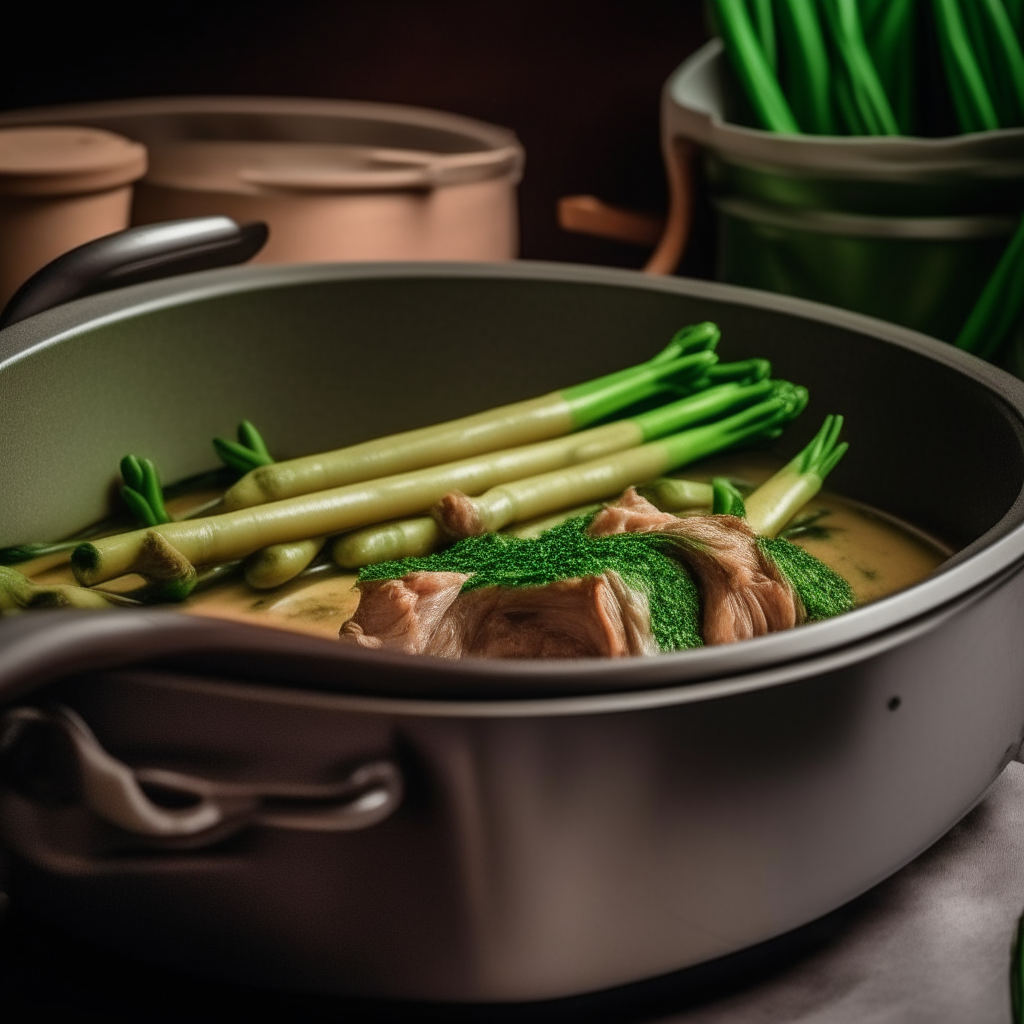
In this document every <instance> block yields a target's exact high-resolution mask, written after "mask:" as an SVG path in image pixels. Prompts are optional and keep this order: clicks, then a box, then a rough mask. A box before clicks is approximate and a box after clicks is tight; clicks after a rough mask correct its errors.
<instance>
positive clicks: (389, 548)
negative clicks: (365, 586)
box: [331, 516, 443, 569]
mask: <svg viewBox="0 0 1024 1024" xmlns="http://www.w3.org/2000/svg"><path fill="white" fill-rule="evenodd" d="M442 539H443V538H442V535H441V527H439V526H438V525H437V523H436V522H435V521H434V520H433V519H432V518H431V517H430V516H416V517H415V518H414V519H396V520H395V521H394V522H390V523H380V524H378V525H376V526H368V527H366V528H365V529H363V530H353V531H352V533H346V534H345V535H344V536H343V537H339V538H338V539H337V540H336V541H335V542H334V546H333V547H332V548H331V558H332V560H333V561H334V564H335V565H337V566H339V567H340V568H342V569H359V568H361V567H362V566H364V565H377V563H378V562H393V561H395V560H396V559H399V558H413V557H417V556H420V555H429V554H430V553H431V552H432V551H434V550H435V549H436V548H437V546H438V545H439V544H440V543H441V541H442Z"/></svg>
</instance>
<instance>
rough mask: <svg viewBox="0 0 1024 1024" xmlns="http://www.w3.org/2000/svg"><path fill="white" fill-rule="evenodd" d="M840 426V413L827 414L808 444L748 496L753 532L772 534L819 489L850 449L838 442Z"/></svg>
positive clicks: (749, 518) (767, 535)
mask: <svg viewBox="0 0 1024 1024" xmlns="http://www.w3.org/2000/svg"><path fill="white" fill-rule="evenodd" d="M842 428H843V417H842V416H826V417H825V422H824V423H823V424H822V426H821V429H820V430H819V431H818V433H817V434H815V435H814V437H813V438H812V439H811V441H810V443H809V444H808V445H807V447H806V448H804V449H803V451H801V452H800V454H799V455H797V456H796V457H795V458H794V459H792V460H791V461H790V462H788V463H787V464H786V465H785V466H783V467H782V469H780V470H779V471H778V473H776V474H775V475H774V476H773V477H771V478H770V479H768V480H766V481H765V482H764V483H763V484H761V486H760V487H758V488H757V490H756V491H754V492H753V493H752V494H750V495H748V496H747V498H746V500H745V504H746V516H747V525H748V526H749V527H750V528H751V529H752V530H753V531H754V532H755V533H758V534H760V535H761V536H762V537H774V536H775V535H776V534H777V533H778V532H779V530H781V529H782V528H783V527H784V526H785V525H786V523H788V522H789V520H790V519H792V518H793V516H794V515H796V513H797V512H798V511H799V510H800V509H801V507H802V506H804V505H806V504H807V502H808V501H810V500H811V498H813V497H814V495H815V494H817V493H818V491H820V490H821V485H822V482H823V481H824V479H825V477H827V476H828V475H829V473H831V472H832V470H833V469H834V468H835V466H836V463H838V462H839V460H840V459H841V458H842V457H843V455H844V454H845V453H846V449H847V448H849V445H848V444H846V442H845V441H844V442H843V443H842V444H838V443H837V442H838V440H839V432H840V430H842Z"/></svg>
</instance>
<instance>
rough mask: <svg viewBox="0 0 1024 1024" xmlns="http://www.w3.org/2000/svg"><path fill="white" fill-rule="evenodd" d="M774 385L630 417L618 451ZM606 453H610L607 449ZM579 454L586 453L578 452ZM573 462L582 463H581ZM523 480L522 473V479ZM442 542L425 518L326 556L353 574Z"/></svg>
mask: <svg viewBox="0 0 1024 1024" xmlns="http://www.w3.org/2000/svg"><path fill="white" fill-rule="evenodd" d="M774 386H775V385H774V383H773V382H772V381H770V380H757V381H756V382H755V383H753V384H737V383H731V384H720V385H718V386H717V387H714V388H708V389H707V390H706V391H703V392H701V393H699V394H697V395H691V396H689V397H688V398H686V399H683V400H680V401H679V402H673V403H672V404H670V405H667V406H663V407H662V408H661V409H655V410H653V411H651V412H649V413H645V414H642V415H640V416H637V417H634V419H633V420H631V421H622V422H633V423H636V424H637V425H638V426H639V427H640V431H639V433H637V434H636V435H634V436H635V438H636V440H635V441H634V442H633V444H632V445H624V446H623V448H626V447H634V446H635V445H639V444H641V443H642V442H644V441H651V440H654V439H655V438H657V437H661V436H663V435H664V434H667V433H669V432H670V431H672V430H674V429H682V428H683V427H687V426H690V425H692V424H695V423H699V422H701V421H703V420H707V419H710V418H712V417H714V416H720V415H722V414H723V413H725V412H730V411H732V410H734V409H737V408H742V406H743V405H744V404H745V403H750V402H753V401H756V400H757V399H759V398H766V397H768V396H769V395H771V394H772V390H773V388H774ZM683 413H686V415H683ZM591 433H592V432H591ZM576 436H577V437H578V438H579V439H580V440H581V441H582V440H583V439H584V438H585V437H586V436H587V435H585V434H578V435H576ZM623 437H625V434H623ZM607 450H608V451H609V452H610V451H611V449H607ZM580 454H581V455H583V454H585V453H584V452H583V450H582V449H581V451H580ZM599 454H600V453H598V452H597V451H596V450H593V451H591V453H590V457H598V455H599ZM578 461H580V462H584V461H587V460H586V459H584V458H580V459H579V460H578ZM526 475H527V474H525V473H524V474H523V476H526ZM673 483H675V484H683V483H684V481H673ZM685 483H686V486H688V487H690V488H696V489H697V492H698V493H699V495H700V497H701V498H702V497H703V496H704V489H703V488H704V486H705V485H700V484H693V483H689V482H685ZM677 490H678V489H677ZM706 490H707V496H708V500H707V504H710V500H711V499H710V495H711V488H710V486H709V485H708V486H707V487H706ZM677 497H678V493H677ZM443 539H444V537H443V535H442V533H441V531H440V530H439V528H438V526H437V524H436V522H435V521H434V520H433V519H432V518H431V517H430V516H423V517H419V518H416V519H406V520H402V521H400V522H395V523H380V524H378V525H374V526H368V527H366V528H365V529H362V530H356V531H354V532H353V533H349V534H346V535H345V536H344V537H340V538H339V539H338V540H337V541H336V542H335V544H334V547H333V548H332V551H331V557H332V558H333V560H334V562H335V563H336V564H337V565H338V566H340V567H341V568H343V569H357V568H360V567H362V566H364V565H376V564H378V563H380V562H391V561H394V560H396V559H399V558H413V557H417V556H421V555H428V554H430V552H431V551H434V550H435V549H436V548H437V546H438V545H439V544H440V543H441V542H442V541H443Z"/></svg>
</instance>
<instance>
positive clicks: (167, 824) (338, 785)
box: [0, 705, 404, 849]
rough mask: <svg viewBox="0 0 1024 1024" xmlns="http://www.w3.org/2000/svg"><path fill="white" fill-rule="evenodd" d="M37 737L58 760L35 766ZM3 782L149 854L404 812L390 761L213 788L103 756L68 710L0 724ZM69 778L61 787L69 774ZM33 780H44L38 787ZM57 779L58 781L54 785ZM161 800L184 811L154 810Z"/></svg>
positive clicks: (334, 828) (347, 825)
mask: <svg viewBox="0 0 1024 1024" xmlns="http://www.w3.org/2000/svg"><path fill="white" fill-rule="evenodd" d="M40 730H48V731H50V732H51V733H54V732H55V733H56V734H57V737H58V738H59V739H60V740H62V741H64V746H65V749H66V751H68V752H70V754H71V758H70V760H69V759H68V758H67V757H66V756H65V757H63V758H61V757H51V759H49V763H47V758H45V757H43V758H40V757H39V756H38V750H39V749H40V747H39V746H38V744H36V743H33V739H34V738H35V739H38V733H39V731H40ZM0 754H2V756H3V760H4V764H5V769H6V771H5V774H7V775H8V776H9V777H11V778H12V781H13V782H14V783H15V784H16V785H18V786H19V788H20V789H21V790H22V791H27V792H29V793H31V792H33V791H38V790H39V788H40V786H43V788H45V789H46V790H47V791H49V792H53V791H58V792H63V793H65V794H66V793H68V792H76V793H77V796H78V798H79V799H80V801H81V802H82V803H83V804H85V806H86V807H88V808H89V810H90V811H91V812H92V813H93V814H94V815H96V817H97V818H100V819H101V820H103V821H105V822H107V823H108V824H110V825H114V826H116V827H117V828H119V829H121V830H122V831H123V832H127V833H129V834H130V835H132V836H135V837H138V838H140V839H143V840H145V841H146V844H147V845H149V846H153V845H157V846H160V845H170V846H180V845H182V841H185V843H186V844H187V846H188V847H189V848H190V849H195V848H196V847H199V846H206V845H209V844H211V843H214V842H219V841H220V840H222V839H224V838H226V837H227V836H229V835H234V834H235V833H236V832H239V831H241V830H242V829H243V828H247V827H249V826H252V825H262V826H264V827H266V828H278V829H290V830H299V831H306V832H349V831H355V830H357V829H363V828H369V827H370V826H371V825H376V824H378V823H379V822H381V821H383V820H384V819H385V818H387V817H389V816H390V815H391V814H392V813H393V812H394V811H395V810H396V808H397V807H398V806H399V804H400V803H401V802H402V796H403V792H404V784H403V779H402V774H401V772H400V771H399V769H398V767H397V765H395V764H394V762H392V761H390V760H375V761H368V762H364V763H363V764H360V765H359V766H358V767H356V768H354V769H353V770H351V771H350V772H349V773H348V774H347V775H346V777H345V778H343V779H341V780H340V781H336V782H330V783H322V784H308V785H307V784H292V783H281V784H274V783H232V782H213V781H210V780H208V779H202V778H198V777H196V776H192V775H186V774H184V773H182V772H175V771H167V770H164V769H160V768H141V769H133V768H130V767H129V766H128V765H126V764H125V763H124V762H123V761H119V760H118V759H117V758H115V757H113V756H112V755H111V754H109V753H108V752H107V751H106V750H104V749H103V747H102V746H101V745H100V743H99V741H98V740H97V739H96V736H95V735H94V734H93V732H92V730H91V729H90V728H89V727H88V725H86V724H85V722H84V721H83V720H82V719H81V717H79V716H78V715H77V714H76V713H75V712H74V711H72V710H71V709H70V708H67V707H63V706H60V705H56V706H55V707H54V708H53V709H52V710H50V711H43V710H40V709H39V708H33V707H20V708H14V709H12V710H11V711H8V712H7V713H6V714H5V715H4V717H3V719H2V720H0ZM34 755H35V756H34ZM72 766H73V771H72V774H73V775H74V776H76V777H74V778H70V779H69V778H68V777H67V776H68V774H69V772H68V769H69V768H72ZM40 772H42V774H43V775H44V776H47V777H45V778H40ZM54 775H56V776H58V777H56V778H54V777H53V776H54ZM147 788H148V789H149V790H150V792H152V791H153V790H156V791H158V792H163V793H165V794H167V795H168V796H170V797H171V798H172V801H174V802H177V803H179V804H180V803H181V802H182V799H184V801H185V803H186V806H184V807H181V806H179V807H174V806H162V805H161V804H160V803H158V802H156V801H155V800H153V799H152V798H151V797H150V795H149V793H147Z"/></svg>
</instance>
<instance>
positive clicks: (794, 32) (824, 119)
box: [778, 0, 837, 135]
mask: <svg viewBox="0 0 1024 1024" xmlns="http://www.w3.org/2000/svg"><path fill="white" fill-rule="evenodd" d="M778 12H779V35H780V36H781V39H782V56H783V73H784V85H785V89H786V96H787V98H788V99H789V102H790V104H791V106H792V108H793V114H794V116H795V117H796V119H797V122H798V123H799V125H800V127H801V128H802V129H803V130H804V131H807V132H814V133H816V134H818V135H835V134H836V131H837V128H836V121H835V116H834V114H833V112H832V97H831V77H832V72H831V68H830V62H829V56H828V50H827V49H826V47H825V37H824V36H823V35H822V31H821V23H820V22H819V21H818V14H817V9H816V6H815V3H814V0H788V2H787V0H782V2H781V3H780V4H779V5H778Z"/></svg>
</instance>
